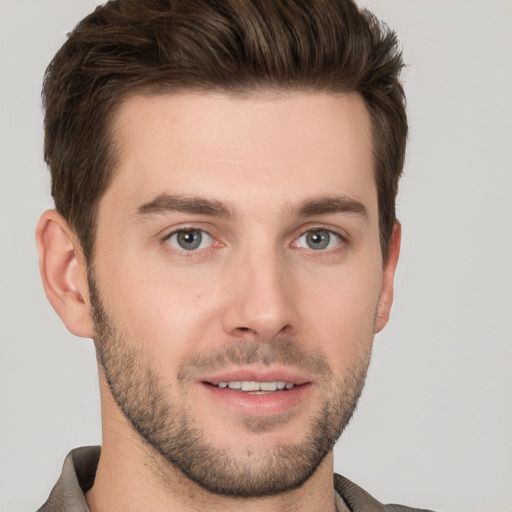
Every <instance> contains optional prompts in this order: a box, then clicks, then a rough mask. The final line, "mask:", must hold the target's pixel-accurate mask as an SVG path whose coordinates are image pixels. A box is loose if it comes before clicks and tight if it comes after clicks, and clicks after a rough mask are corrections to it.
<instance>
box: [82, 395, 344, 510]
mask: <svg viewBox="0 0 512 512" xmlns="http://www.w3.org/2000/svg"><path fill="white" fill-rule="evenodd" d="M109 400H110V401H111V402H113V401H112V398H109V393H102V416H103V445H102V451H101V457H100V461H99V465H98V470H97V473H96V479H95V482H94V486H93V488H92V489H91V490H90V491H89V492H88V493H87V495H86V498H87V502H88V504H89V508H90V509H91V512H105V511H109V512H117V511H130V510H144V511H147V512H164V511H165V512H170V511H180V512H185V511H186V512H195V511H201V512H202V511H204V510H208V511H211V512H217V511H219V512H220V511H222V512H226V511H230V510H241V509H243V510H245V511H248V512H264V511H265V512H277V511H286V512H298V511H308V512H317V511H318V512H335V498H334V496H335V493H334V486H333V457H332V452H331V453H330V454H328V455H327V457H326V458H325V459H324V461H323V462H322V464H321V465H320V466H319V468H318V469H317V471H316V472H315V473H314V475H313V476H312V477H311V478H310V479H309V480H308V481H307V482H306V483H305V484H304V485H302V486H301V487H300V488H298V489H295V490H293V491H288V492H286V493H282V494H279V495H275V496H266V497H259V498H243V499H242V498H232V497H227V496H219V495H216V494H213V493H211V492H209V491H206V490H204V489H203V488H201V487H200V486H199V485H197V484H196V483H195V482H193V481H191V480H190V479H189V478H187V477H186V476H184V475H183V473H181V471H180V470H178V469H177V468H175V467H174V466H173V465H172V464H170V463H168V462H167V461H166V460H164V459H163V457H162V456H161V455H159V454H158V453H156V452H155V451H154V450H153V449H152V448H150V447H148V446H147V445H146V444H145V443H144V442H143V441H142V440H141V439H140V437H139V436H138V435H137V434H136V433H135V432H134V431H133V429H132V427H131V425H130V424H129V423H128V421H127V420H126V419H125V417H124V416H123V414H122V413H121V411H120V410H119V409H118V408H117V406H114V404H113V403H108V402H109Z"/></svg>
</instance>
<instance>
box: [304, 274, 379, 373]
mask: <svg viewBox="0 0 512 512" xmlns="http://www.w3.org/2000/svg"><path fill="white" fill-rule="evenodd" d="M381 281H382V272H381V270H380V269H379V268H378V267H375V269H374V270H373V271H372V268H371V266H370V267H366V268H365V269H362V270H353V271H351V272H342V271H340V272H338V273H336V274H334V275H332V276H331V278H330V279H329V280H326V281H325V286H324V287H323V289H319V288H318V287H317V288H312V289H310V290H309V293H307V294H305V295H304V297H305V298H304V306H303V308H302V311H303V316H304V318H307V319H308V321H307V322H306V323H305V324H304V327H305V328H306V329H308V331H309V332H308V337H310V338H311V339H312V340H316V343H317V344H319V345H320V344H321V345H322V347H321V348H322V350H323V351H324V352H325V353H326V355H327V356H328V357H329V358H330V360H331V361H332V366H333V369H335V367H336V370H337V371H340V370H341V371H343V370H344V369H345V368H347V367H349V366H350V364H351V363H350V361H353V360H354V358H367V357H368V355H369V352H370V351H371V346H372V343H373V337H374V332H375V316H376V310H377V304H378V299H379V292H380V285H381Z"/></svg>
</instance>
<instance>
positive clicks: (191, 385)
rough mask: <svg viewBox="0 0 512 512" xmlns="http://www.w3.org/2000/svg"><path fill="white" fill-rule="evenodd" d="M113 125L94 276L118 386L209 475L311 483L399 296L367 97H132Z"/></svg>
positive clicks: (105, 362)
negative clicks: (390, 280)
mask: <svg viewBox="0 0 512 512" xmlns="http://www.w3.org/2000/svg"><path fill="white" fill-rule="evenodd" d="M115 133H116V144H117V146H118V149H119V162H118V166H117V169H116V173H115V177H114V179H113V182H112V184H111V186H110V188H109V189H108V191H107V192H106V194H105V196H104V197H103V198H102V200H101V203H100V207H99V212H98V226H97V238H96V246H95V259H94V265H93V268H94V270H93V272H91V273H90V275H89V279H90V293H91V304H92V310H93V320H94V322H95V343H96V347H97V350H98V355H99V360H100V363H101V366H102V369H103V370H104V373H105V376H106V380H107V382H108V383H109V386H110V392H111V393H112V396H113V398H114V401H115V403H116V404H117V406H118V407H119V408H120V409H121V410H122V411H123V413H124V415H125V416H126V418H127V419H128V420H129V422H130V423H131V425H132V427H133V428H134V429H135V430H136V431H137V432H138V433H139V434H140V436H141V438H142V439H143V440H144V442H145V443H146V444H147V445H148V446H151V449H154V450H156V451H157V452H158V453H160V455H161V456H162V458H163V459H164V460H165V461H166V463H169V464H170V467H171V468H174V469H176V468H177V469H178V470H179V471H181V472H182V473H184V474H185V475H186V476H187V477H189V478H190V479H192V480H194V481H195V482H197V483H199V484H200V485H201V486H203V487H204V488H206V489H208V490H210V491H212V492H215V493H218V494H227V495H233V496H262V495H269V494H273V493H277V492H282V491H285V490H288V489H293V488H295V487H298V486H300V485H301V484H302V483H303V482H305V481H306V480H307V479H308V478H309V477H310V476H311V475H312V474H313V473H314V471H315V469H316V468H317V467H318V466H319V465H321V464H322V461H323V460H324V457H325V456H326V454H328V453H329V452H330V451H331V449H332V447H333V444H334V442H335V440H336V439H337V437H338V436H339V435H340V433H341V431H342V430H343V428H344V426H345V425H346V423H347V422H348V420H349V419H350V416H351V414H352V412H353V410H354V407H355V405H356V402H357V399H358V397H359V394H360V392H361V388H362V386H363V382H364V378H365V374H366V369H367V366H368V363H369V358H370V353H371V346H372V341H373V336H374V333H375V331H376V330H377V329H379V328H381V327H382V325H379V321H378V320H376V318H378V314H377V313H378V310H379V308H382V307H383V305H382V296H383V295H388V291H387V290H386V289H385V288H386V285H385V282H386V280H385V279H383V275H384V273H385V271H386V270H385V267H384V268H383V265H382V256H381V253H380V247H379V232H378V208H377V193H376V188H375V181H374V174H373V166H372V154H371V129H370V119H369V116H368V113H367V111H366V108H365V106H364V103H363V101H362V100H361V98H360V97H359V96H358V95H355V94H354V95H338V96H335V95H328V94H320V93H315V94H313V93H311V94H306V93H288V94H284V93H282V94H271V93H265V94H263V93H262V94H260V95H254V96H249V97H244V98H240V97H234V96H230V95H222V94H193V93H187V94H185V93H183V94H172V95H159V96H135V97H132V98H129V99H128V100H126V101H125V102H124V104H123V105H122V106H121V109H120V111H119V112H118V115H117V118H116V126H115ZM383 283H384V284H383Z"/></svg>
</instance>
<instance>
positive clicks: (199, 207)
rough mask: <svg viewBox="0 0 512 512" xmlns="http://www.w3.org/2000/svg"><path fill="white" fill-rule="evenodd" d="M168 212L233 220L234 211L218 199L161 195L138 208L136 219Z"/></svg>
mask: <svg viewBox="0 0 512 512" xmlns="http://www.w3.org/2000/svg"><path fill="white" fill-rule="evenodd" d="M168 212H181V213H191V214H197V215H211V216H214V217H222V218H227V219H232V218H234V217H235V214H234V211H233V210H231V209H230V208H228V207H227V206H226V205H225V204H224V203H221V202H220V201H217V200H216V199H207V198H204V197H188V196H180V195H172V194H160V195H159V196H157V197H155V199H153V200H151V201H149V202H147V203H144V204H143V205H141V206H139V208H137V211H136V213H135V217H137V218H143V217H147V216H151V215H158V214H164V213H168Z"/></svg>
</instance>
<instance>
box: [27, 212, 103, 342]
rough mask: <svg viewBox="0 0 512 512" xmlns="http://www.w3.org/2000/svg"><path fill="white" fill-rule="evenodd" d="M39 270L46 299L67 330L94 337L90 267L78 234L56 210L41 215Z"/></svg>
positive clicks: (38, 243)
mask: <svg viewBox="0 0 512 512" xmlns="http://www.w3.org/2000/svg"><path fill="white" fill-rule="evenodd" d="M36 242H37V249H38V252H39V270H40V272H41V278H42V280H43V286H44V290H45V292H46V296H47V297H48V300H49V301H50V303H51V305H52V306H53V309H55V311H56V312H57V314H58V315H59V316H60V318H61V319H62V321H63V322H64V324H65V325H66V327H67V328H68V329H69V330H70V331H71V332H72V333H73V334H75V335H77V336H81V337H83V338H91V337H92V336H93V326H92V322H91V318H90V315H89V288H88V284H87V267H86V263H85V259H84V257H83V254H82V250H81V247H80V244H79V242H78V239H77V237H76V235H75V234H74V232H73V230H72V229H71V228H70V227H69V225H68V223H67V222H66V220H65V219H64V218H63V217H62V215H60V214H59V213H58V212H56V211H55V210H47V211H46V212H44V213H43V214H42V215H41V218H40V219H39V223H38V225H37V229H36Z"/></svg>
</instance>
